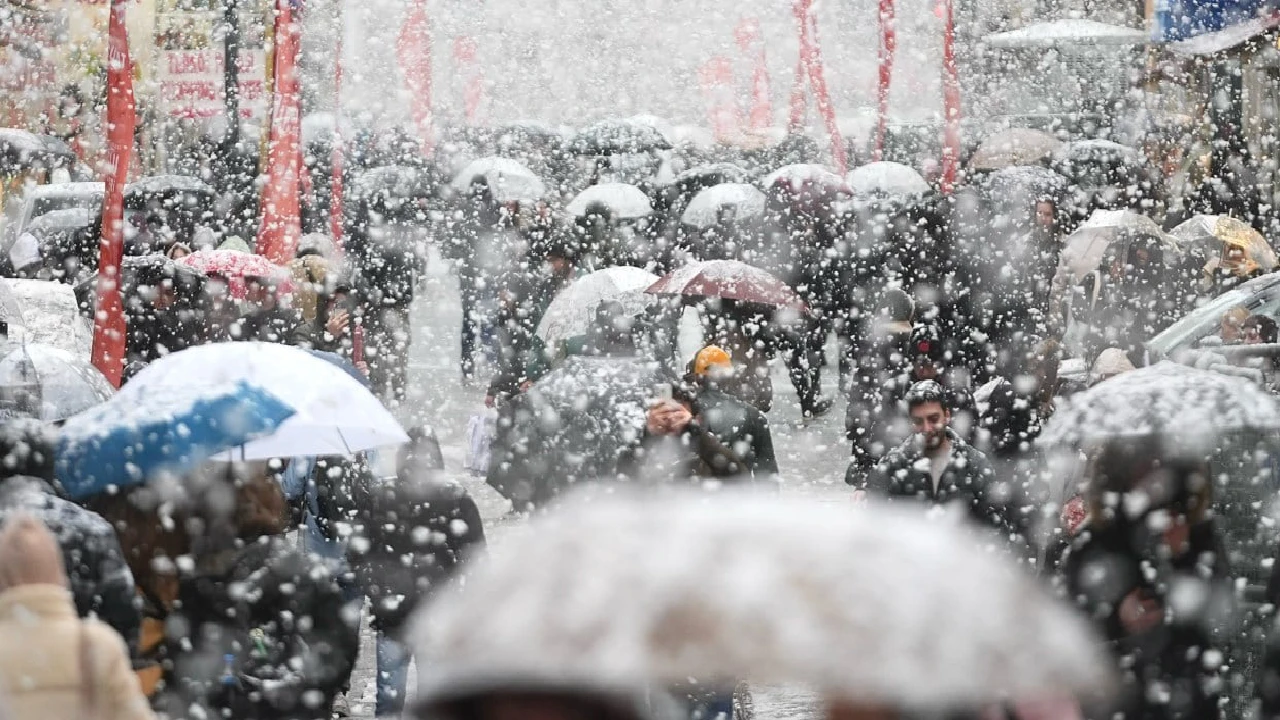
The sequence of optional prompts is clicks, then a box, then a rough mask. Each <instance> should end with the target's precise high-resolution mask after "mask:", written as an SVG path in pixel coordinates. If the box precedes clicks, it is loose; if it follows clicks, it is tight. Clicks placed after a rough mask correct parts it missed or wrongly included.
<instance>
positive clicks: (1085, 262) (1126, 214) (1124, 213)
mask: <svg viewBox="0 0 1280 720" xmlns="http://www.w3.org/2000/svg"><path fill="white" fill-rule="evenodd" d="M1135 237H1149V238H1153V239H1155V240H1157V241H1159V242H1161V243H1162V244H1164V245H1166V246H1168V247H1169V249H1170V250H1173V251H1175V252H1176V250H1177V245H1176V244H1175V243H1174V242H1173V240H1172V239H1170V237H1169V236H1168V235H1166V234H1165V232H1164V231H1163V230H1161V229H1160V226H1159V225H1157V224H1156V223H1155V221H1154V220H1152V219H1151V218H1149V217H1147V216H1146V215H1140V214H1138V213H1136V212H1133V211H1132V210H1095V211H1094V212H1093V215H1091V216H1090V217H1089V219H1088V220H1087V221H1085V223H1084V224H1083V225H1081V226H1080V227H1079V228H1077V229H1076V231H1075V232H1073V233H1071V234H1070V235H1069V236H1067V239H1066V241H1065V243H1066V244H1065V247H1063V249H1062V257H1061V260H1060V262H1059V264H1060V265H1061V266H1062V267H1063V268H1065V269H1066V270H1067V271H1069V272H1070V273H1071V274H1072V276H1073V277H1074V278H1075V280H1077V281H1078V280H1080V279H1082V278H1084V276H1086V275H1088V274H1089V273H1091V272H1093V271H1094V270H1096V269H1097V268H1098V263H1100V262H1101V261H1102V256H1103V255H1105V254H1106V252H1107V248H1109V247H1111V244H1112V243H1114V242H1116V241H1117V240H1123V239H1126V238H1130V239H1131V238H1135Z"/></svg>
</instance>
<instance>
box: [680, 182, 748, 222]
mask: <svg viewBox="0 0 1280 720" xmlns="http://www.w3.org/2000/svg"><path fill="white" fill-rule="evenodd" d="M764 207H765V197H764V193H762V192H760V191H759V190H757V189H755V188H754V187H752V186H751V185H747V184H745V183H724V184H721V185H713V186H711V187H709V188H706V189H704V190H702V191H701V192H699V193H698V194H697V195H694V196H693V200H691V201H690V202H689V206H688V207H686V208H685V209H684V214H683V215H682V216H681V217H680V221H681V222H683V223H684V224H685V225H692V226H693V227H696V228H699V229H705V228H709V227H711V226H713V225H715V224H716V223H718V222H719V221H720V211H721V210H722V209H724V208H732V209H733V210H734V212H735V214H736V216H737V217H738V218H739V219H745V218H757V217H760V216H761V215H763V214H764Z"/></svg>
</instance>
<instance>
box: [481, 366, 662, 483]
mask: <svg viewBox="0 0 1280 720" xmlns="http://www.w3.org/2000/svg"><path fill="white" fill-rule="evenodd" d="M670 380H671V379H670V378H668V377H666V376H664V375H663V373H662V370H661V369H660V367H659V366H658V365H657V364H656V363H650V362H643V361H639V360H633V359H627V358H598V357H582V356H570V357H568V358H566V359H565V361H564V362H563V363H562V364H561V365H560V366H559V367H557V368H556V369H555V370H552V371H551V372H549V373H547V374H546V375H544V376H543V377H542V378H541V379H539V380H538V381H537V382H536V383H534V384H533V387H531V388H530V389H529V390H528V391H527V392H525V393H522V394H521V395H518V396H517V397H516V398H515V399H514V400H513V401H512V402H511V403H509V404H508V405H507V406H506V407H505V408H504V409H503V413H504V415H503V417H501V418H500V419H499V421H498V424H497V435H496V437H495V438H494V441H493V446H492V453H493V454H492V459H491V460H490V463H489V477H488V478H487V481H488V483H489V484H490V485H492V486H493V487H494V488H496V489H497V490H498V491H499V492H500V493H502V494H503V495H504V496H505V497H507V498H511V499H513V500H518V501H521V502H534V503H537V504H539V505H540V504H542V503H543V502H545V501H547V500H550V499H551V498H552V497H554V496H555V495H557V494H559V493H560V492H562V491H563V490H564V489H566V488H567V487H569V486H570V485H572V484H573V483H576V482H586V481H594V480H596V479H601V478H603V479H612V478H614V477H615V476H616V475H617V472H618V464H619V461H620V459H621V458H622V457H623V454H624V452H626V451H628V450H629V449H631V448H633V447H634V446H635V445H636V444H637V443H639V442H640V440H641V438H643V437H644V426H645V418H646V415H647V412H648V407H649V403H650V402H652V400H653V394H654V386H655V385H657V384H658V383H661V382H664V381H665V382H668V383H669V382H670Z"/></svg>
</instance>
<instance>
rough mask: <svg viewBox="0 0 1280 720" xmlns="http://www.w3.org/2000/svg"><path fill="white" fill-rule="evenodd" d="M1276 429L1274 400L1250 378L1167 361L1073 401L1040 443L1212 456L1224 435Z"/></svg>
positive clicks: (1278, 417)
mask: <svg viewBox="0 0 1280 720" xmlns="http://www.w3.org/2000/svg"><path fill="white" fill-rule="evenodd" d="M1277 429H1280V400H1277V398H1276V397H1275V396H1274V395H1272V394H1270V393H1268V392H1266V391H1264V390H1263V389H1262V388H1260V387H1258V386H1257V385H1256V384H1254V383H1253V382H1250V381H1249V380H1247V379H1245V378H1241V377H1235V376H1229V375H1224V374H1221V373H1217V372H1213V371H1210V370H1197V369H1195V368H1191V367H1187V366H1186V365H1181V364H1178V363H1175V362H1171V361H1167V360H1166V361H1164V362H1161V363H1158V364H1156V365H1152V366H1151V367H1145V368H1141V369H1139V370H1133V371H1131V372H1127V373H1124V374H1122V375H1117V376H1116V377H1113V378H1111V379H1110V380H1105V381H1103V382H1101V383H1099V384H1097V385H1095V386H1094V387H1092V388H1090V389H1089V390H1087V391H1085V392H1083V393H1080V394H1078V395H1075V396H1073V397H1072V398H1071V399H1070V400H1069V401H1068V402H1067V403H1066V406H1065V407H1062V408H1059V409H1058V411H1057V412H1055V413H1054V414H1053V417H1052V418H1050V420H1049V422H1048V423H1047V424H1046V425H1045V428H1044V432H1043V433H1041V435H1040V444H1042V445H1044V446H1045V447H1049V446H1052V445H1065V446H1068V447H1073V448H1085V447H1089V446H1091V445H1093V444H1095V443H1099V442H1102V441H1105V440H1107V439H1109V438H1115V437H1155V436H1160V437H1164V438H1167V439H1169V440H1170V441H1171V442H1172V443H1173V445H1174V446H1180V447H1181V448H1182V449H1184V450H1186V451H1188V452H1190V453H1191V454H1193V455H1203V456H1206V457H1207V456H1208V455H1209V454H1210V453H1212V452H1213V450H1214V449H1215V448H1216V447H1217V446H1218V440H1219V436H1220V435H1222V434H1227V433H1234V432H1241V431H1250V430H1255V431H1262V432H1266V431H1275V430H1277Z"/></svg>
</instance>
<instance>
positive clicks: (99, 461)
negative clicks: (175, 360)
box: [57, 353, 294, 500]
mask: <svg viewBox="0 0 1280 720" xmlns="http://www.w3.org/2000/svg"><path fill="white" fill-rule="evenodd" d="M179 354H180V353H179ZM170 357H173V356H170ZM293 414H294V411H293V409H292V408H290V407H289V406H288V405H286V404H285V403H284V402H282V401H281V400H280V399H279V398H278V397H276V396H275V395H273V394H271V393H268V392H267V391H265V390H263V389H262V388H261V387H258V386H256V385H252V384H250V383H247V382H244V381H232V382H225V383H220V384H219V383H216V382H192V383H182V382H176V383H171V384H167V385H151V384H148V383H142V384H135V383H133V382H130V383H127V384H126V385H125V386H124V387H123V388H121V390H120V392H119V393H117V394H116V396H115V397H113V398H112V399H111V400H108V401H107V402H105V403H103V404H101V405H99V406H97V407H95V408H92V409H90V410H88V411H86V412H83V413H80V414H79V415H76V416H75V417H72V418H71V419H70V420H68V421H67V422H66V424H65V425H63V426H62V430H61V434H60V435H59V438H58V462H57V473H58V480H59V481H60V482H61V483H62V486H63V488H64V489H65V490H66V492H67V494H68V495H69V496H70V497H71V498H72V499H76V500H79V499H84V498H87V497H90V496H92V495H96V494H98V493H100V492H103V491H105V490H107V489H109V488H111V487H127V486H129V485H137V484H140V483H142V482H145V481H147V480H148V479H149V478H151V477H154V476H155V475H156V474H157V473H159V472H161V471H166V472H172V473H175V474H182V473H184V472H187V471H189V470H191V469H192V468H194V467H196V466H197V465H199V464H200V463H202V462H204V461H205V460H208V459H209V458H210V457H212V456H213V455H214V454H215V453H218V452H221V451H224V450H226V449H228V448H231V447H235V446H237V445H241V444H242V443H245V442H247V441H249V440H252V439H253V438H256V437H261V436H262V435H265V434H267V433H269V432H271V431H272V430H274V429H276V428H278V427H279V426H280V424H281V423H282V422H284V421H285V420H286V419H287V418H289V417H290V416H292V415H293Z"/></svg>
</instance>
